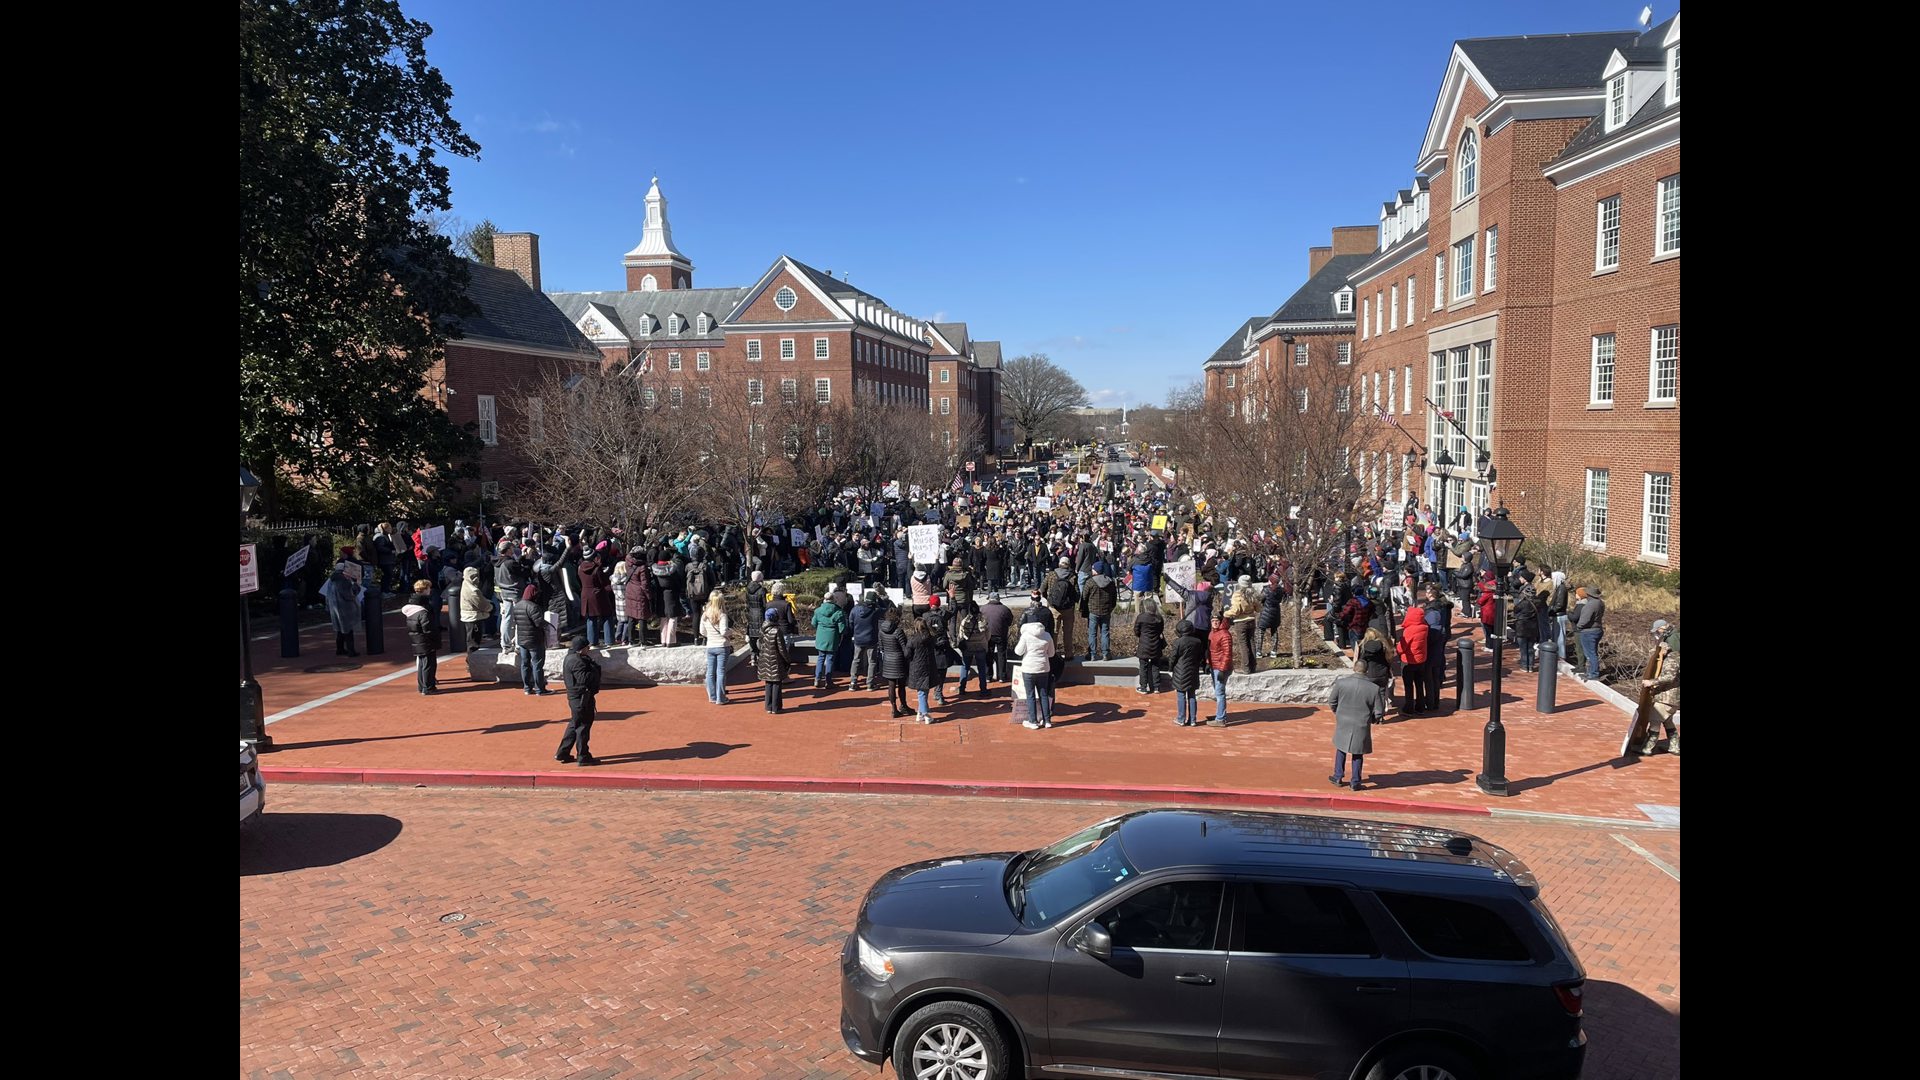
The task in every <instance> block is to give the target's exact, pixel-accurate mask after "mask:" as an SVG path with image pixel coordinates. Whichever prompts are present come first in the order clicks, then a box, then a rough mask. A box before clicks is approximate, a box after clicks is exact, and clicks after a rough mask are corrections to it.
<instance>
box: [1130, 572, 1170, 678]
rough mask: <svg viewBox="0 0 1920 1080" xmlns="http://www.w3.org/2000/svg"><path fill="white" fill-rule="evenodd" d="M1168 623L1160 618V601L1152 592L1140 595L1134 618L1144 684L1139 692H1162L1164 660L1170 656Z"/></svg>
mask: <svg viewBox="0 0 1920 1080" xmlns="http://www.w3.org/2000/svg"><path fill="white" fill-rule="evenodd" d="M1166 627H1167V623H1166V620H1165V619H1164V618H1162V617H1161V615H1160V602H1159V601H1158V600H1156V599H1154V597H1153V595H1152V594H1151V593H1145V592H1143V593H1141V594H1140V604H1139V607H1138V608H1136V609H1135V611H1134V616H1133V641H1134V645H1133V655H1134V658H1135V659H1136V660H1138V661H1140V682H1139V685H1137V686H1135V687H1134V692H1135V693H1140V694H1157V693H1159V692H1160V658H1161V657H1162V656H1163V655H1165V653H1166V648H1167V644H1166V640H1165V638H1166Z"/></svg>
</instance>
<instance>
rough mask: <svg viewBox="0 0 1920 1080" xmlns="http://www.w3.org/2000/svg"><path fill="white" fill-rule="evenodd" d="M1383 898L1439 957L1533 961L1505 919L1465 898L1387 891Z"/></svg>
mask: <svg viewBox="0 0 1920 1080" xmlns="http://www.w3.org/2000/svg"><path fill="white" fill-rule="evenodd" d="M1380 900H1381V902H1382V903H1384V904H1386V905H1387V910H1388V911H1391V912H1393V917H1394V918H1395V919H1398V920H1399V921H1400V926H1401V928H1402V929H1404V930H1405V931H1406V932H1407V936H1408V937H1410V938H1412V939H1413V943H1414V944H1415V945H1418V946H1420V947H1421V948H1422V949H1425V950H1426V951H1427V952H1429V953H1432V954H1433V955H1435V956H1447V957H1453V958H1456V959H1460V960H1531V959H1532V957H1531V956H1530V955H1528V953H1527V947H1526V946H1525V945H1522V944H1521V943H1520V939H1519V938H1517V937H1515V936H1514V933H1513V929H1512V928H1511V927H1509V926H1508V925H1507V922H1506V920H1505V919H1503V918H1501V917H1500V916H1499V915H1497V914H1495V913H1494V912H1492V911H1490V910H1488V909H1487V908H1484V907H1481V906H1480V905H1479V904H1473V903H1469V902H1467V901H1465V900H1447V899H1442V898H1441V897H1438V896H1417V895H1415V894H1413V893H1392V892H1383V893H1381V894H1380Z"/></svg>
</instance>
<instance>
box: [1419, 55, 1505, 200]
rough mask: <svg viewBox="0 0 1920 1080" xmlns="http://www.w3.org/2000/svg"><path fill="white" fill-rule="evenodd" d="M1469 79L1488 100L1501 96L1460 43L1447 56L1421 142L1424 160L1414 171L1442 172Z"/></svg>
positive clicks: (1421, 158)
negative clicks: (1445, 68) (1475, 65)
mask: <svg viewBox="0 0 1920 1080" xmlns="http://www.w3.org/2000/svg"><path fill="white" fill-rule="evenodd" d="M1469 78H1471V79H1472V80H1473V81H1474V82H1475V83H1476V84H1477V85H1478V86H1479V87H1480V91H1481V93H1483V94H1485V95H1486V96H1487V100H1489V101H1492V100H1495V99H1497V98H1499V96H1500V94H1499V92H1498V91H1496V90H1495V89H1494V88H1493V84H1492V83H1490V82H1488V81H1487V78H1486V76H1484V75H1482V74H1480V69H1479V68H1476V67H1474V66H1473V61H1472V59H1470V58H1469V57H1468V56H1467V51H1466V50H1465V49H1462V48H1461V47H1460V45H1459V43H1458V42H1456V43H1455V44H1454V46H1453V52H1452V53H1451V54H1450V55H1449V56H1448V57H1447V73H1446V75H1445V76H1443V77H1442V78H1441V80H1440V93H1439V95H1438V96H1437V97H1435V98H1434V102H1433V113H1432V115H1431V116H1429V117H1428V119H1427V133H1426V137H1425V138H1423V139H1421V141H1420V161H1419V163H1418V164H1416V165H1415V166H1414V170H1413V171H1414V172H1417V173H1423V174H1425V175H1427V176H1432V175H1434V174H1435V173H1437V172H1438V171H1439V169H1438V166H1439V165H1440V164H1441V163H1443V162H1445V161H1446V160H1447V155H1448V153H1450V152H1451V150H1452V147H1451V146H1450V145H1449V140H1448V139H1447V133H1448V132H1450V131H1452V130H1453V118H1454V116H1455V114H1457V113H1458V112H1459V111H1460V96H1461V93H1462V92H1463V91H1464V90H1465V89H1466V80H1467V79H1469ZM1430 166H1432V167H1430Z"/></svg>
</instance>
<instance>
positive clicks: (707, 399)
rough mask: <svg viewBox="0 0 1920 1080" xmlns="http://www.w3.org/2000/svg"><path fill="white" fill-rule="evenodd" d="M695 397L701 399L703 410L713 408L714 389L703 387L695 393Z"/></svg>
mask: <svg viewBox="0 0 1920 1080" xmlns="http://www.w3.org/2000/svg"><path fill="white" fill-rule="evenodd" d="M694 396H695V397H696V398H698V399H699V402H700V407H701V408H703V409H711V408H713V387H711V386H702V387H700V388H699V389H697V390H695V391H694Z"/></svg>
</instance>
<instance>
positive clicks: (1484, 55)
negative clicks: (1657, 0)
mask: <svg viewBox="0 0 1920 1080" xmlns="http://www.w3.org/2000/svg"><path fill="white" fill-rule="evenodd" d="M1637 37H1639V34H1638V32H1636V31H1632V30H1618V31H1601V32H1598V33H1589V34H1522V35H1519V36H1517V37H1490V38H1465V39H1462V40H1460V41H1458V42H1455V45H1456V47H1458V48H1459V50H1460V51H1461V52H1463V53H1465V54H1466V57H1467V60H1468V61H1469V62H1471V63H1472V64H1473V67H1474V70H1475V71H1478V72H1479V73H1480V76H1481V78H1482V79H1483V80H1485V82H1486V83H1487V84H1489V85H1490V86H1491V87H1492V89H1493V93H1495V94H1506V93H1511V92H1513V91H1515V90H1564V89H1573V88H1575V87H1585V86H1598V85H1599V84H1600V72H1601V71H1602V70H1603V69H1605V68H1606V66H1607V61H1608V60H1610V59H1612V58H1613V50H1615V49H1619V48H1626V47H1629V46H1631V45H1632V44H1633V42H1634V39H1635V38H1637Z"/></svg>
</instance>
